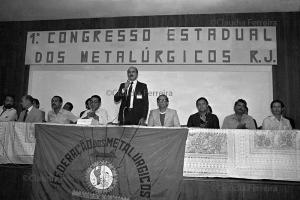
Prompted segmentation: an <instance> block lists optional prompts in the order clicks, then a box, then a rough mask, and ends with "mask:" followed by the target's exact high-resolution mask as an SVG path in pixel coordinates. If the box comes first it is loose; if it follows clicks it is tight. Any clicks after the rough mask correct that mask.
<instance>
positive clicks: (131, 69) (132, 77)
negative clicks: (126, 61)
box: [127, 66, 139, 81]
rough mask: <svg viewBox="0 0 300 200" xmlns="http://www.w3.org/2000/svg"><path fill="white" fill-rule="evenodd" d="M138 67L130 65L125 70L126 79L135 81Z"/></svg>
mask: <svg viewBox="0 0 300 200" xmlns="http://www.w3.org/2000/svg"><path fill="white" fill-rule="evenodd" d="M138 73H139V72H138V69H137V68H136V67H134V66H131V67H129V68H128V70H127V76H128V80H130V81H135V80H136V79H137V77H138Z"/></svg>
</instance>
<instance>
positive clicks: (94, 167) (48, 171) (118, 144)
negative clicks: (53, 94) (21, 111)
mask: <svg viewBox="0 0 300 200" xmlns="http://www.w3.org/2000/svg"><path fill="white" fill-rule="evenodd" d="M35 131H36V141H37V142H36V149H35V155H34V156H35V157H34V163H33V174H32V177H33V178H34V179H33V181H32V182H33V183H32V190H33V192H32V199H39V200H60V199H61V200H63V199H74V200H75V199H78V200H79V199H80V200H84V199H120V200H122V199H124V200H125V199H126V200H127V199H128V200H129V199H153V200H156V199H157V200H168V199H169V200H174V199H177V198H178V195H179V191H180V190H179V186H180V181H181V180H182V178H183V175H182V174H183V160H184V159H183V158H184V149H185V141H186V137H187V132H188V129H183V128H178V129H157V128H139V127H138V126H136V127H80V126H61V125H42V124H37V125H36V130H35Z"/></svg>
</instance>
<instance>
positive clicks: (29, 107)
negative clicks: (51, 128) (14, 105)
mask: <svg viewBox="0 0 300 200" xmlns="http://www.w3.org/2000/svg"><path fill="white" fill-rule="evenodd" d="M21 105H22V107H23V109H24V110H23V111H22V112H21V113H20V116H19V119H18V122H29V123H34V122H43V121H45V115H43V113H42V111H40V110H39V109H37V108H35V107H34V106H33V97H32V96H30V95H25V96H23V97H22V102H21Z"/></svg>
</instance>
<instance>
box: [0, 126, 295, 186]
mask: <svg viewBox="0 0 300 200" xmlns="http://www.w3.org/2000/svg"><path fill="white" fill-rule="evenodd" d="M163 129H165V128H162V134H163ZM0 142H1V144H0V164H6V163H15V164H32V163H33V155H34V148H35V137H34V124H28V123H17V122H0ZM183 175H184V176H187V177H223V178H228V177H231V178H247V179H273V180H289V181H300V131H298V130H294V131H262V130H225V129H223V130H222V129H219V130H217V129H194V128H190V129H189V135H188V138H187V141H186V150H185V160H184V172H183Z"/></svg>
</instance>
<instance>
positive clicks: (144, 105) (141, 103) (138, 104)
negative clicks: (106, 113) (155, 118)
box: [114, 81, 149, 124]
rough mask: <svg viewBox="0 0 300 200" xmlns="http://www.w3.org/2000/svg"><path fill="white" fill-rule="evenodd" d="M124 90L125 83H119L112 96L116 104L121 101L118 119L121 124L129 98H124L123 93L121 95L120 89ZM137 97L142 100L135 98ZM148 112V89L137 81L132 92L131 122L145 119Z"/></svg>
mask: <svg viewBox="0 0 300 200" xmlns="http://www.w3.org/2000/svg"><path fill="white" fill-rule="evenodd" d="M124 88H125V83H121V85H120V87H119V90H118V92H117V93H116V94H115V96H114V101H115V102H116V103H118V102H120V101H121V106H120V110H119V117H118V120H119V122H120V123H121V124H122V122H123V110H124V108H125V107H126V105H129V104H130V102H128V101H130V98H128V97H127V96H126V94H125V93H122V89H124ZM137 96H141V97H142V98H137ZM148 110H149V101H148V88H147V85H146V84H145V83H141V82H139V81H137V83H136V87H135V91H134V98H133V113H134V119H131V120H132V121H135V122H138V121H139V120H140V119H141V118H144V119H145V120H146V119H147V115H148Z"/></svg>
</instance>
